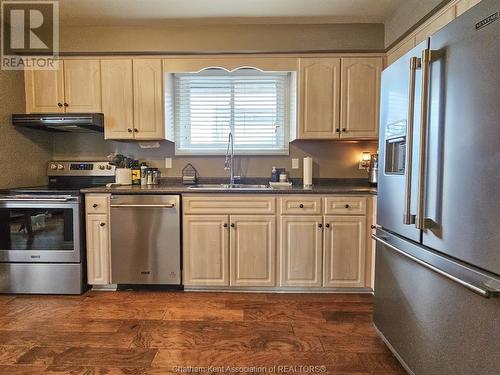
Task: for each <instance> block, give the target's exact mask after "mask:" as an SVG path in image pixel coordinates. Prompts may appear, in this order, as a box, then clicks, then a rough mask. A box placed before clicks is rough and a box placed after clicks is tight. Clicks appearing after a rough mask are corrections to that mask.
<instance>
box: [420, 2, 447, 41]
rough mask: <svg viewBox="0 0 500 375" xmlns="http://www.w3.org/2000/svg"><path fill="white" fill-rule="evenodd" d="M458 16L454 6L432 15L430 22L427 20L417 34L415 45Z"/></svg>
mask: <svg viewBox="0 0 500 375" xmlns="http://www.w3.org/2000/svg"><path fill="white" fill-rule="evenodd" d="M455 17H456V9H455V7H454V6H451V7H449V8H445V9H444V10H443V11H441V12H440V13H438V14H436V16H434V17H432V18H431V19H430V20H429V21H428V22H426V23H425V24H424V25H423V26H422V27H421V28H419V30H418V31H417V32H416V34H415V45H418V44H419V43H420V42H422V41H423V40H424V39H426V38H428V37H430V36H431V35H432V34H434V33H435V32H436V31H438V30H439V29H441V28H443V27H444V26H446V25H447V24H448V23H450V22H451V21H453V20H454V19H455Z"/></svg>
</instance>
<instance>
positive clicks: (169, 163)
mask: <svg viewBox="0 0 500 375" xmlns="http://www.w3.org/2000/svg"><path fill="white" fill-rule="evenodd" d="M165 168H172V158H165Z"/></svg>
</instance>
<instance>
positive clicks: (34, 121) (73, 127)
mask: <svg viewBox="0 0 500 375" xmlns="http://www.w3.org/2000/svg"><path fill="white" fill-rule="evenodd" d="M12 124H13V125H15V126H23V127H28V128H32V129H40V130H46V131H51V132H75V133H86V132H103V131H104V115H103V114H102V113H30V114H13V115H12Z"/></svg>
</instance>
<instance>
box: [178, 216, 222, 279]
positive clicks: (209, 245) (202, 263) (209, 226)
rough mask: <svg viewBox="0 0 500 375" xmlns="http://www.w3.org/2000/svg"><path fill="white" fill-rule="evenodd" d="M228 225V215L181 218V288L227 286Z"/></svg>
mask: <svg viewBox="0 0 500 375" xmlns="http://www.w3.org/2000/svg"><path fill="white" fill-rule="evenodd" d="M228 221H229V218H228V216H227V215H185V216H184V226H183V240H184V241H183V254H184V285H186V286H197V285H198V286H202V285H205V286H207V285H208V286H228V285H229V226H228Z"/></svg>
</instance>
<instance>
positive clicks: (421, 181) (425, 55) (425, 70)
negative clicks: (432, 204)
mask: <svg viewBox="0 0 500 375" xmlns="http://www.w3.org/2000/svg"><path fill="white" fill-rule="evenodd" d="M430 64H431V50H430V49H425V50H423V51H422V59H421V65H422V100H421V108H420V137H419V139H420V152H419V157H418V199H417V216H416V219H415V227H417V229H426V228H430V227H431V226H432V220H430V219H428V218H426V217H425V194H426V191H425V190H426V189H425V188H426V163H427V132H428V131H427V127H428V116H427V112H428V106H429V78H430Z"/></svg>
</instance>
